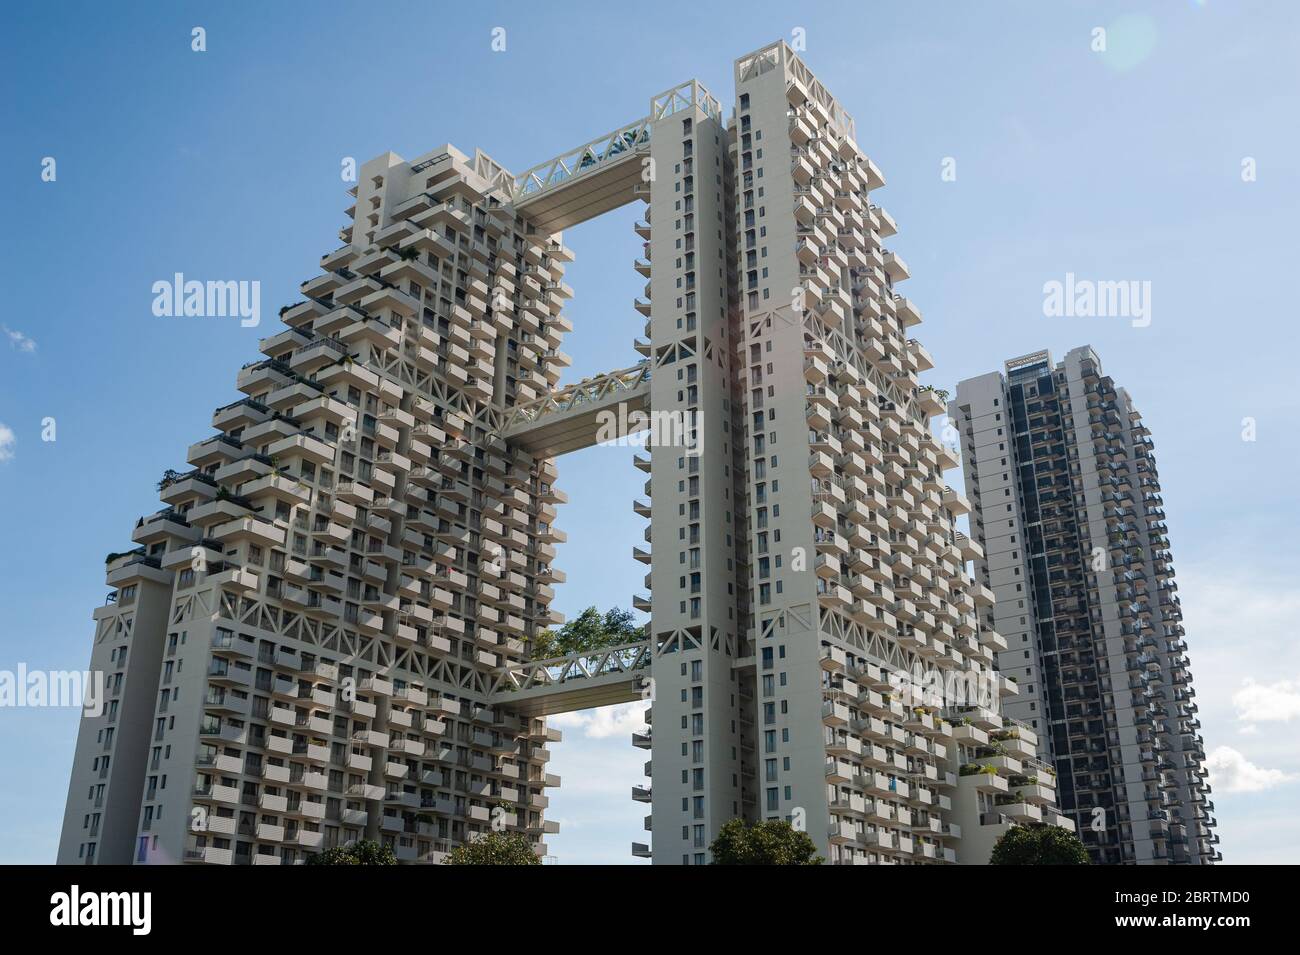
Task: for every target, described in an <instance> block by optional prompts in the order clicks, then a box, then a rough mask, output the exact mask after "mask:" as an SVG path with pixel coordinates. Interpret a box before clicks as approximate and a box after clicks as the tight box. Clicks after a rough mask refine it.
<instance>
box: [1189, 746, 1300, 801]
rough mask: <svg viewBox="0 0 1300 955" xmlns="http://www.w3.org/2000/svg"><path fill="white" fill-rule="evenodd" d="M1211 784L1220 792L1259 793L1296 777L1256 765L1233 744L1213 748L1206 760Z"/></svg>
mask: <svg viewBox="0 0 1300 955" xmlns="http://www.w3.org/2000/svg"><path fill="white" fill-rule="evenodd" d="M1205 766H1206V768H1207V769H1209V771H1210V779H1209V782H1210V785H1211V786H1213V787H1214V788H1215V790H1216V791H1219V792H1228V793H1257V792H1263V791H1264V790H1266V789H1272V788H1273V787H1274V786H1278V785H1281V784H1282V783H1284V782H1288V781H1289V780H1291V779H1294V778H1295V777H1294V776H1291V775H1289V774H1287V773H1284V772H1282V770H1280V769H1264V768H1263V767H1260V766H1256V765H1255V764H1254V763H1252V762H1251V761H1250V760H1248V759H1247V758H1246V757H1245V756H1243V755H1241V753H1239V752H1237V751H1236V750H1235V749H1233V748H1232V747H1231V746H1220V747H1218V748H1217V749H1215V750H1213V751H1212V752H1211V753H1210V755H1209V757H1208V758H1207V759H1206V761H1205Z"/></svg>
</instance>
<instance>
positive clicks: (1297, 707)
mask: <svg viewBox="0 0 1300 955" xmlns="http://www.w3.org/2000/svg"><path fill="white" fill-rule="evenodd" d="M1232 705H1233V706H1235V707H1236V708H1237V719H1239V720H1241V721H1243V722H1245V723H1274V722H1282V723H1287V722H1290V721H1291V719H1292V717H1296V716H1300V681H1295V680H1279V681H1278V682H1276V683H1256V682H1255V681H1254V680H1252V679H1250V678H1247V679H1246V680H1245V681H1244V685H1243V687H1242V688H1241V689H1240V690H1238V691H1237V692H1236V693H1234V694H1233V695H1232Z"/></svg>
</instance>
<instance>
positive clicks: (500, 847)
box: [443, 832, 542, 865]
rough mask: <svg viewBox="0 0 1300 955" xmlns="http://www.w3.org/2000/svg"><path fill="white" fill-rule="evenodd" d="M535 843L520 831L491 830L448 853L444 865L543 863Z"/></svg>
mask: <svg viewBox="0 0 1300 955" xmlns="http://www.w3.org/2000/svg"><path fill="white" fill-rule="evenodd" d="M541 864H542V860H541V859H539V858H537V853H535V852H534V851H533V844H532V843H531V842H529V841H528V837H527V836H525V835H524V834H523V833H520V832H490V833H488V834H487V835H481V836H479V837H478V838H477V839H472V840H470V841H469V842H466V843H464V844H462V845H459V846H457V847H456V848H455V849H452V850H451V852H449V853H447V859H446V861H445V862H444V863H443V865H541Z"/></svg>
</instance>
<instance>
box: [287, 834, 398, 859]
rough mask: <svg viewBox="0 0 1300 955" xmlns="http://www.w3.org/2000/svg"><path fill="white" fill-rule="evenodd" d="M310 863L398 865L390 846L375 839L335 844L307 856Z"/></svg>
mask: <svg viewBox="0 0 1300 955" xmlns="http://www.w3.org/2000/svg"><path fill="white" fill-rule="evenodd" d="M307 864H308V865H397V856H395V855H393V850H392V849H390V848H388V846H385V845H381V844H380V843H378V842H376V841H375V840H373V839H366V840H363V841H362V842H350V843H348V844H347V845H346V846H334V847H333V848H331V849H326V850H325V851H324V852H318V853H317V854H316V855H313V856H308V857H307Z"/></svg>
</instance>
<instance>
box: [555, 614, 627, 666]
mask: <svg viewBox="0 0 1300 955" xmlns="http://www.w3.org/2000/svg"><path fill="white" fill-rule="evenodd" d="M632 617H633V614H632V611H630V610H620V609H619V608H618V607H614V608H613V609H612V610H608V611H606V612H605V615H604V616H601V613H600V611H599V610H597V609H596V608H595V607H588V608H587V609H586V610H584V611H583V612H582V613H580V614H578V616H577V617H576V618H574V619H573V620H570V621H569V622H568V623H566V624H565V625H564V626H562V627H561V628H560V629H559V630H543V631H542V632H541V633H539V634H538V635H537V637H536V638H535V639H534V641H533V659H534V660H548V659H550V658H551V657H561V656H564V655H565V654H566V653H595V652H596V651H598V650H604V649H606V648H607V647H616V646H618V645H619V644H622V643H632V642H634V641H636V640H640V639H641V638H642V636H643V631H642V628H641V627H638V626H637V625H636V624H635V623H633V622H632Z"/></svg>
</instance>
